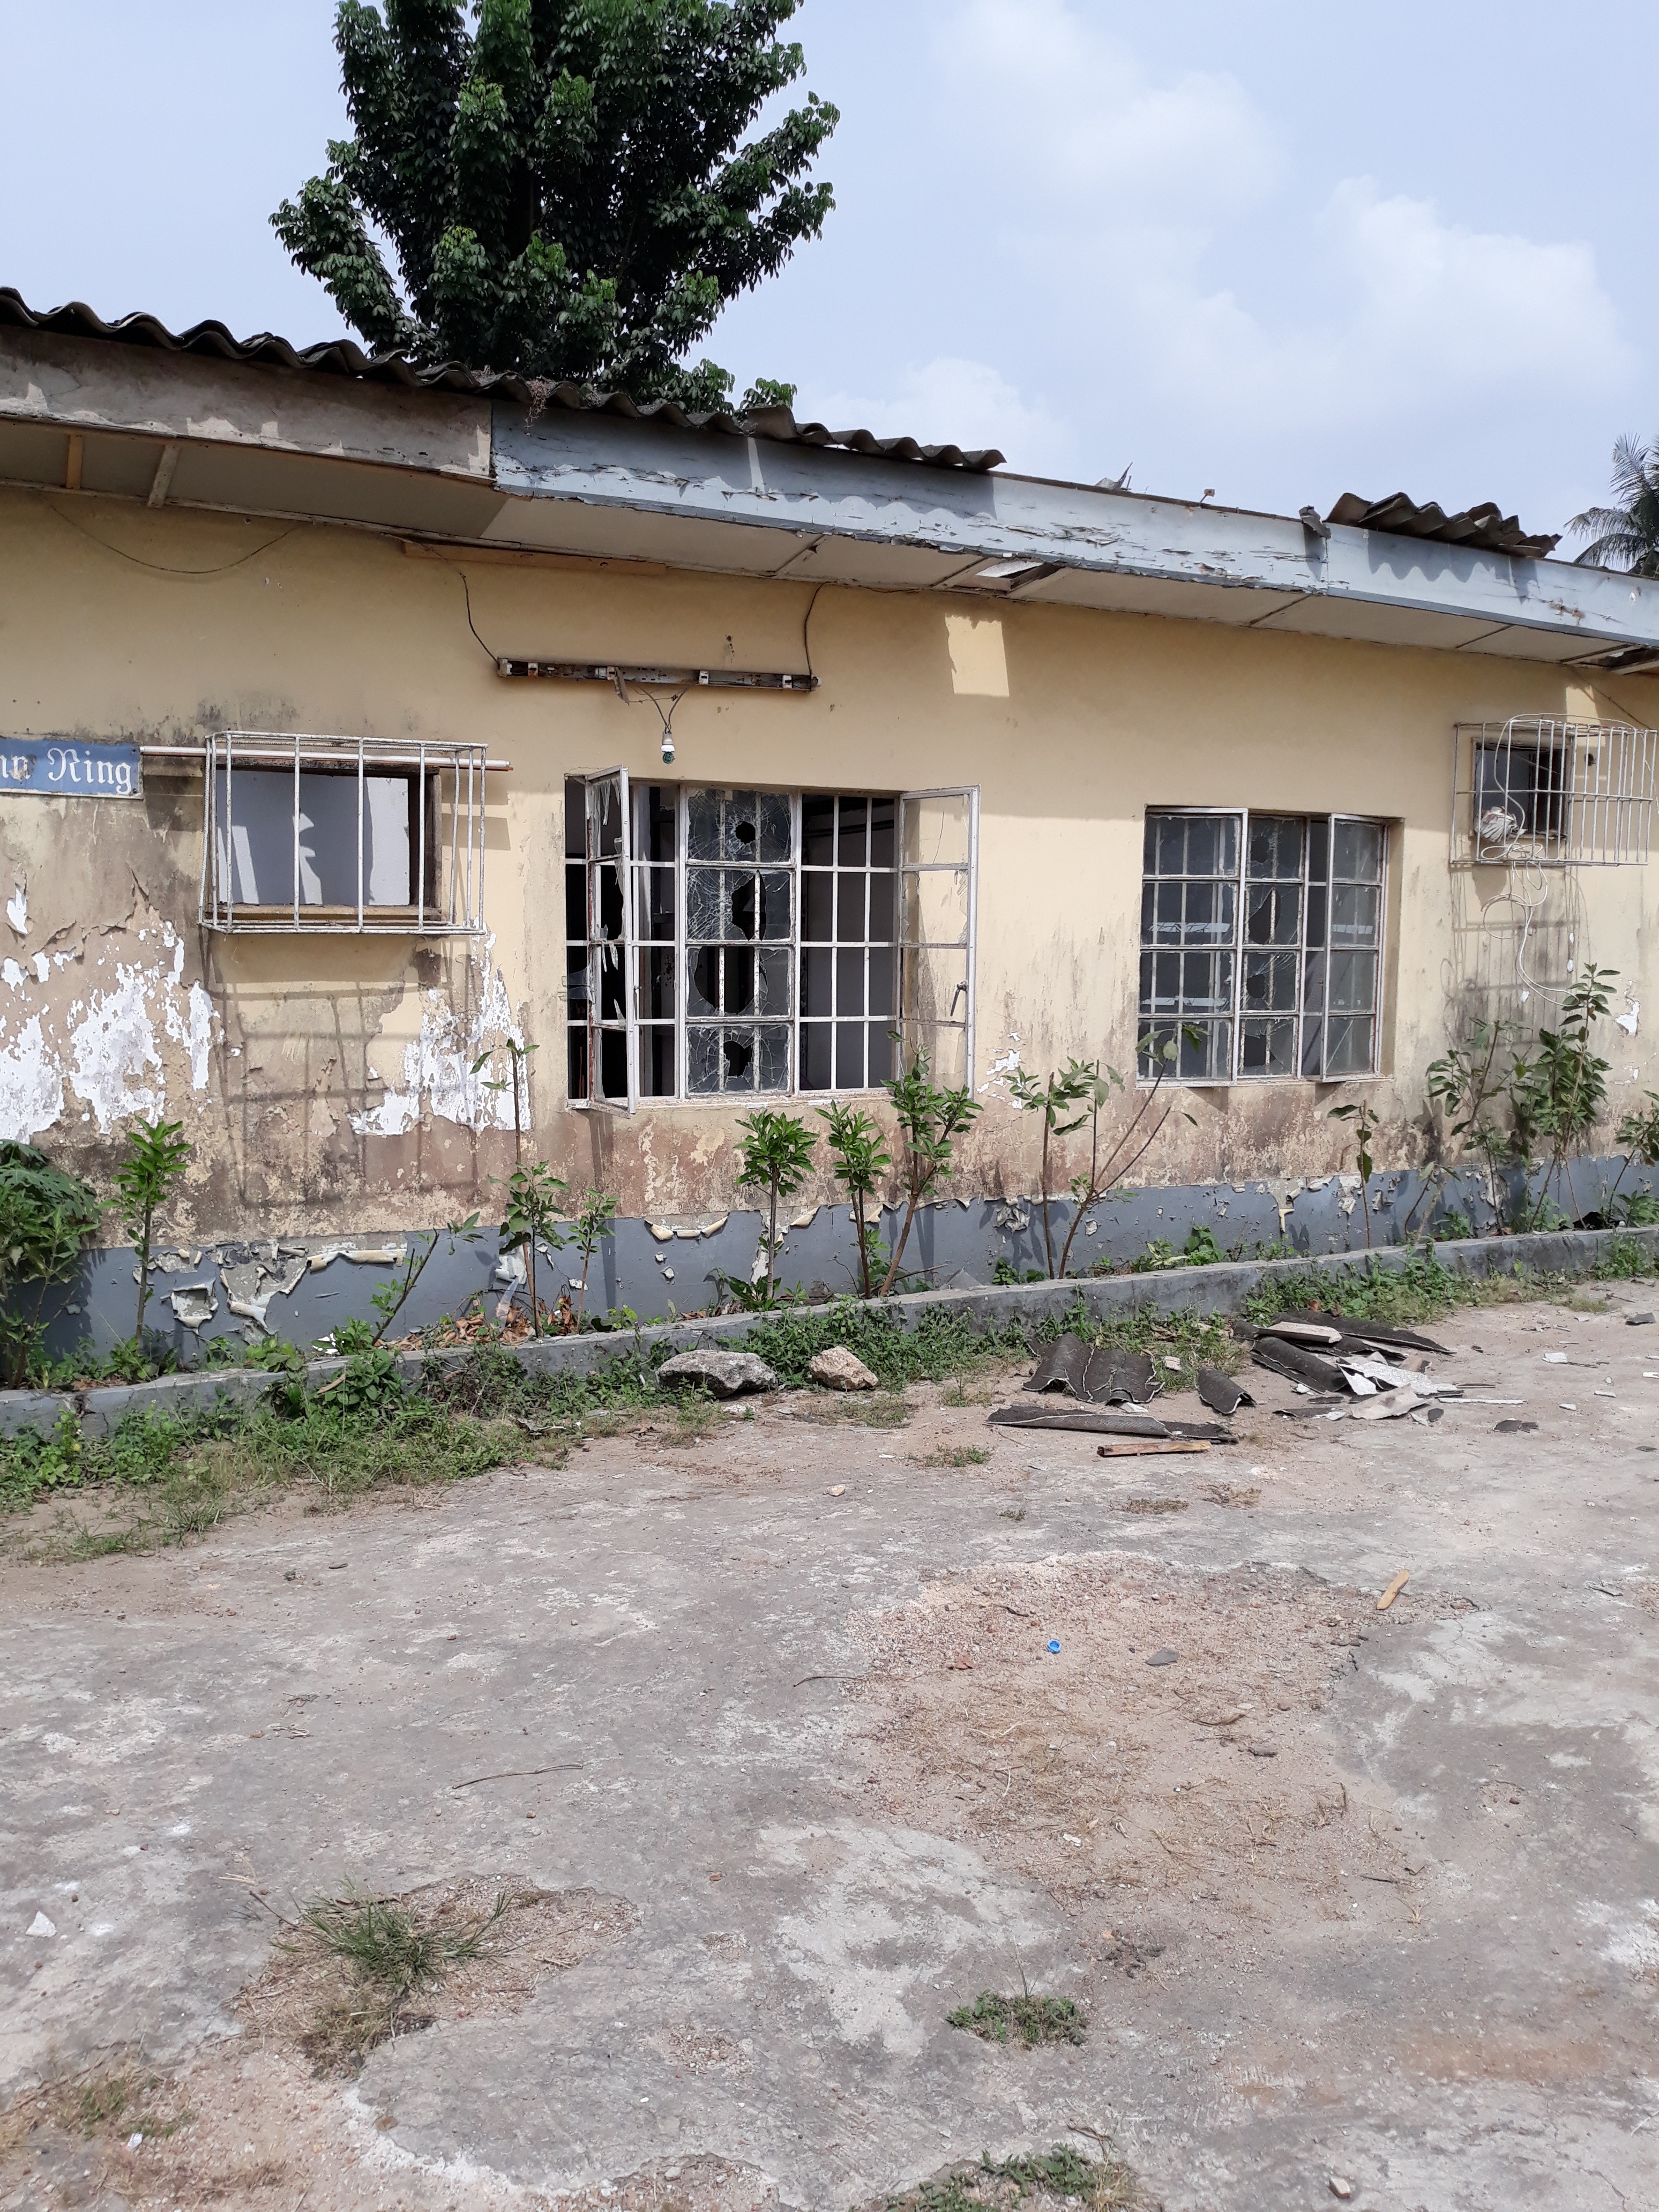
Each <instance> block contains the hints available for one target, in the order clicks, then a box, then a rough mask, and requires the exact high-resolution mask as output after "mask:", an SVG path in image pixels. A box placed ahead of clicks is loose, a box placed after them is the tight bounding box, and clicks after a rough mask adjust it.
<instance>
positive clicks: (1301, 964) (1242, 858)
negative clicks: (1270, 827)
mask: <svg viewBox="0 0 1659 2212" xmlns="http://www.w3.org/2000/svg"><path fill="white" fill-rule="evenodd" d="M1169 815H1179V816H1180V817H1182V819H1183V820H1188V821H1190V820H1194V819H1200V820H1206V821H1224V820H1231V821H1235V822H1237V823H1238V831H1239V834H1238V873H1237V877H1236V878H1229V877H1226V876H1213V877H1211V878H1207V879H1206V880H1208V881H1210V882H1212V883H1227V882H1231V883H1233V884H1234V886H1235V891H1236V896H1235V898H1234V902H1233V943H1232V955H1233V994H1232V1011H1231V1027H1232V1048H1231V1054H1230V1057H1229V1066H1228V1073H1226V1074H1225V1075H1193V1076H1185V1075H1183V1076H1165V1077H1164V1078H1163V1080H1164V1082H1165V1083H1169V1084H1173V1085H1179V1087H1180V1088H1181V1089H1182V1090H1183V1091H1227V1090H1231V1089H1232V1088H1233V1087H1234V1086H1235V1085H1243V1084H1248V1085H1257V1084H1267V1083H1374V1082H1376V1081H1377V1080H1378V1079H1379V1078H1380V1076H1381V1073H1382V1068H1383V956H1384V953H1385V951H1386V949H1387V945H1388V933H1389V828H1390V825H1389V823H1388V822H1387V821H1385V820H1384V819H1383V817H1380V816H1378V815H1374V814H1349V813H1338V812H1336V811H1332V812H1330V813H1328V814H1322V813H1318V812H1303V813H1297V812H1296V811H1294V810H1292V809H1288V808H1285V807H1278V806H1255V807H1250V806H1149V807H1148V808H1147V809H1146V817H1148V818H1150V817H1155V816H1156V817H1164V816H1169ZM1261 818H1267V819H1269V820H1273V821H1280V822H1282V821H1287V820H1288V821H1298V822H1300V823H1301V824H1302V873H1301V878H1300V881H1301V890H1302V913H1301V919H1300V922H1299V925H1298V927H1297V939H1296V944H1295V946H1294V948H1291V947H1290V946H1284V947H1261V946H1258V947H1256V948H1255V949H1256V950H1257V951H1263V950H1267V951H1291V950H1292V949H1293V950H1294V951H1295V954H1296V1007H1295V1012H1294V1015H1293V1017H1292V1018H1293V1019H1294V1021H1295V1024H1296V1072H1295V1073H1293V1074H1291V1075H1273V1074H1251V1073H1246V1072H1245V1069H1244V1065H1243V1059H1244V1018H1245V1015H1244V960H1245V955H1246V953H1247V951H1249V949H1250V948H1249V946H1248V945H1247V944H1246V941H1245V936H1244V927H1245V909H1246V905H1247V901H1248V893H1249V882H1250V874H1249V840H1250V823H1251V822H1252V820H1253V819H1261ZM1314 822H1323V823H1327V824H1328V829H1329V836H1330V853H1329V854H1328V858H1327V861H1326V870H1327V872H1326V879H1325V892H1326V910H1325V944H1324V948H1323V950H1324V954H1325V969H1324V981H1323V986H1322V994H1321V1004H1320V1006H1319V1009H1318V1012H1319V1020H1320V1030H1319V1073H1318V1074H1317V1075H1304V1073H1303V1072H1302V1052H1303V1025H1304V1022H1305V1021H1306V1020H1307V1018H1308V1015H1309V1008H1308V1004H1307V976H1308V954H1309V951H1310V949H1311V950H1313V951H1318V950H1319V949H1320V948H1319V947H1317V946H1314V947H1311V948H1310V946H1309V944H1308V894H1309V890H1310V879H1309V875H1308V860H1309V837H1308V825H1309V824H1310V823H1314ZM1342 822H1354V823H1361V824H1363V825H1364V827H1365V828H1366V829H1375V830H1376V831H1377V832H1378V833H1379V834H1380V836H1381V840H1382V844H1381V850H1380V852H1379V854H1378V860H1377V897H1376V947H1375V957H1376V1006H1375V1007H1374V1009H1373V1011H1372V1015H1371V1064H1370V1066H1369V1067H1368V1068H1365V1069H1363V1070H1360V1071H1358V1072H1355V1073H1350V1074H1342V1075H1333V1074H1331V1073H1329V1060H1328V1054H1329V1050H1330V995H1331V950H1332V948H1331V915H1332V909H1333V908H1334V903H1335V902H1334V898H1333V896H1332V891H1333V888H1334V877H1333V876H1332V874H1331V872H1330V871H1331V868H1332V866H1333V864H1334V854H1335V849H1336V828H1337V824H1338V823H1342ZM1140 880H1141V886H1142V889H1143V890H1145V887H1146V884H1147V883H1149V882H1152V883H1162V882H1166V881H1169V880H1170V878H1165V877H1156V876H1154V877H1148V875H1147V874H1146V864H1145V861H1144V860H1143V862H1142V865H1141V878H1140ZM1281 880H1283V881H1285V882H1288V881H1289V880H1290V878H1288V877H1287V878H1282V879H1281ZM1344 880H1345V881H1346V880H1348V879H1347V878H1345V879H1344ZM1147 949H1149V948H1147V947H1146V945H1144V944H1143V945H1139V946H1138V947H1137V953H1138V954H1139V952H1140V951H1146V950H1147ZM1150 949H1152V950H1153V951H1156V950H1157V947H1156V946H1153V947H1152V948H1150ZM1215 949H1217V950H1220V949H1223V948H1220V947H1217V948H1215ZM1135 1004H1136V1011H1135V1025H1136V1030H1137V1036H1136V1052H1135V1080H1136V1083H1137V1085H1139V1087H1140V1088H1142V1089H1145V1090H1150V1089H1151V1088H1152V1085H1153V1083H1154V1082H1155V1081H1156V1080H1158V1079H1157V1078H1156V1077H1154V1076H1150V1075H1147V1074H1146V1073H1145V1072H1144V1070H1143V1069H1142V1067H1141V1065H1140V1053H1139V1035H1140V1033H1141V1030H1142V1025H1143V1024H1147V1023H1150V1022H1151V1020H1152V1016H1151V1015H1150V1014H1146V1013H1144V1012H1141V1010H1140V1002H1139V987H1138V985H1137V990H1136V1001H1135Z"/></svg>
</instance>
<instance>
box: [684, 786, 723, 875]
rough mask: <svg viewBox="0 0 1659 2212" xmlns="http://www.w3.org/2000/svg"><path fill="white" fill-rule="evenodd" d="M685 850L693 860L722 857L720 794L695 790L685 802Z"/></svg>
mask: <svg viewBox="0 0 1659 2212" xmlns="http://www.w3.org/2000/svg"><path fill="white" fill-rule="evenodd" d="M685 850H686V855H687V857H688V859H690V860H719V859H720V793H719V792H717V791H694V792H692V793H690V797H689V798H688V799H687V800H686V803H685Z"/></svg>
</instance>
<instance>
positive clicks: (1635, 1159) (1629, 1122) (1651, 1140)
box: [1601, 1091, 1659, 1224]
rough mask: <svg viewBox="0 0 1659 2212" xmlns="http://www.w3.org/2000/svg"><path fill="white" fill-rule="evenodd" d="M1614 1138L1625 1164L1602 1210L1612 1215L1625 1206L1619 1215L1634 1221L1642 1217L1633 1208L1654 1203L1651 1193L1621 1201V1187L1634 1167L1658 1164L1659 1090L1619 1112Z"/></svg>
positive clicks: (1644, 1207) (1641, 1192) (1644, 1095)
mask: <svg viewBox="0 0 1659 2212" xmlns="http://www.w3.org/2000/svg"><path fill="white" fill-rule="evenodd" d="M1613 1142H1614V1144H1616V1145H1617V1146H1618V1147H1619V1149H1620V1152H1622V1153H1623V1154H1624V1156H1625V1158H1624V1164H1623V1165H1622V1166H1621V1167H1620V1170H1619V1173H1618V1176H1617V1177H1616V1178H1615V1179H1614V1182H1613V1188H1612V1189H1611V1190H1610V1191H1609V1192H1608V1193H1607V1199H1606V1201H1605V1203H1604V1204H1603V1206H1602V1209H1601V1210H1602V1212H1604V1213H1605V1214H1607V1216H1608V1217H1609V1218H1613V1217H1614V1215H1615V1213H1616V1212H1617V1209H1619V1208H1620V1207H1621V1206H1622V1208H1623V1212H1622V1214H1621V1215H1620V1217H1619V1218H1623V1219H1624V1220H1626V1221H1629V1222H1631V1223H1632V1224H1635V1223H1636V1222H1638V1219H1639V1218H1641V1217H1640V1216H1639V1215H1638V1212H1636V1211H1634V1210H1633V1209H1636V1208H1642V1209H1644V1210H1645V1209H1646V1208H1647V1207H1649V1206H1652V1205H1653V1204H1654V1200H1653V1197H1652V1195H1651V1194H1650V1193H1649V1192H1646V1191H1638V1193H1636V1194H1635V1195H1634V1196H1633V1197H1631V1198H1628V1199H1624V1200H1620V1196H1619V1187H1620V1183H1622V1182H1624V1180H1625V1177H1626V1176H1627V1175H1628V1174H1629V1173H1630V1171H1631V1170H1632V1168H1635V1167H1642V1168H1651V1167H1656V1166H1659V1091H1644V1092H1643V1094H1642V1103H1641V1105H1640V1106H1632V1108H1631V1109H1629V1111H1628V1112H1626V1113H1624V1114H1621V1115H1620V1117H1619V1125H1618V1127H1617V1128H1616V1129H1615V1130H1614V1131H1613Z"/></svg>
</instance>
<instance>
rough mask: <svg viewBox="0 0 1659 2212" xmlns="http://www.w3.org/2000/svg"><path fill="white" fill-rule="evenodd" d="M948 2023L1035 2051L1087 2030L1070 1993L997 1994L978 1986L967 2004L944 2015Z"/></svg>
mask: <svg viewBox="0 0 1659 2212" xmlns="http://www.w3.org/2000/svg"><path fill="white" fill-rule="evenodd" d="M945 2025H946V2026H947V2027H963V2028H966V2029H967V2030H968V2032H969V2034H972V2035H977V2036H979V2037H981V2038H982V2039H983V2040H984V2041H985V2042H987V2043H1016V2044H1018V2045H1020V2046H1021V2048H1022V2049H1024V2050H1026V2051H1035V2050H1036V2048H1037V2046H1038V2045H1040V2044H1044V2043H1081V2042H1082V2041H1083V2040H1084V2039H1085V2037H1086V2036H1087V2034H1088V2033H1089V2026H1088V2022H1087V2021H1086V2020H1085V2018H1084V2015H1083V2009H1082V2007H1081V2006H1079V2005H1075V2004H1073V2002H1072V2000H1071V1999H1070V1997H1034V1996H1031V1995H1030V1993H1029V1992H1025V1993H1023V1994H1022V1995H1020V1996H1017V1997H1006V1996H999V1995H998V1994H997V1992H996V1991H995V1990H981V1991H980V1993H979V1995H978V1996H976V1997H975V1999H974V2002H972V2004H970V2005H958V2006H957V2008H956V2010H955V2011H954V2012H951V2013H946V2015H945Z"/></svg>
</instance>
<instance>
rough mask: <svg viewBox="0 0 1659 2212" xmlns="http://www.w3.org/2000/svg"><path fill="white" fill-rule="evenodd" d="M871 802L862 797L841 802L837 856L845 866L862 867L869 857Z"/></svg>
mask: <svg viewBox="0 0 1659 2212" xmlns="http://www.w3.org/2000/svg"><path fill="white" fill-rule="evenodd" d="M869 827H870V808H869V803H868V801H867V800H866V799H842V802H841V842H840V845H839V847H838V848H837V850H836V860H837V861H838V862H839V864H840V865H841V866H842V867H843V868H861V867H863V866H865V865H866V861H867V860H868V857H869V850H870V842H869Z"/></svg>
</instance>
